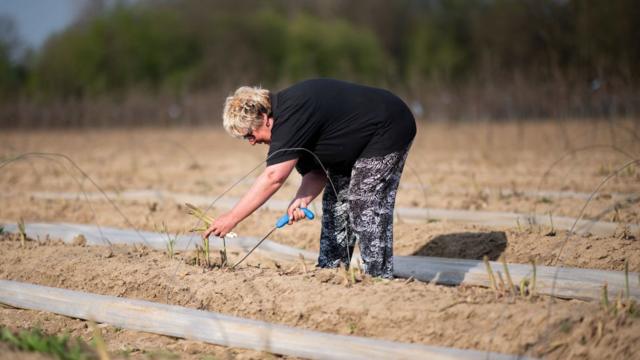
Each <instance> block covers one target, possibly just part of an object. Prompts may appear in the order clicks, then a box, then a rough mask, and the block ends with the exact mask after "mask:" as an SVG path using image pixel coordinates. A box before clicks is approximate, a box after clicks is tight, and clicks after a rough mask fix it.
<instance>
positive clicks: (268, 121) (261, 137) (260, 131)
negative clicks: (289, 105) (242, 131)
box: [243, 114, 273, 145]
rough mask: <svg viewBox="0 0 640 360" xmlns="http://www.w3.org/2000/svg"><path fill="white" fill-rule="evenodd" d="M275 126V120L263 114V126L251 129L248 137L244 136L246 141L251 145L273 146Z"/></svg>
mask: <svg viewBox="0 0 640 360" xmlns="http://www.w3.org/2000/svg"><path fill="white" fill-rule="evenodd" d="M272 126H273V118H270V117H268V116H267V114H262V124H261V125H260V126H258V127H257V128H255V129H249V131H248V132H247V134H246V135H244V136H243V138H244V139H245V140H247V141H248V142H249V144H251V145H255V144H267V145H269V144H271V127H272Z"/></svg>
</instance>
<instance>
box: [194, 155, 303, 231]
mask: <svg viewBox="0 0 640 360" xmlns="http://www.w3.org/2000/svg"><path fill="white" fill-rule="evenodd" d="M297 161H298V159H292V160H288V161H285V162H281V163H278V164H274V165H271V166H267V167H266V169H264V171H263V172H262V174H260V176H258V178H257V179H256V181H255V182H254V183H253V185H252V186H251V188H250V189H249V191H247V193H246V194H245V195H244V196H243V197H242V199H240V201H239V202H238V203H237V204H236V206H234V207H233V209H231V211H229V212H228V213H226V214H223V215H221V216H219V217H218V218H216V219H215V221H214V222H213V223H212V224H211V226H210V227H209V228H208V229H207V231H205V232H204V233H203V236H204V237H205V238H206V237H208V236H209V235H211V234H213V235H215V236H220V237H223V236H225V235H227V234H228V233H229V232H230V231H231V230H232V229H233V228H234V227H236V225H237V224H238V223H239V222H241V221H242V220H244V219H245V218H246V217H247V216H249V215H251V214H252V213H253V212H254V211H256V209H258V208H259V207H260V206H262V204H264V203H265V202H266V201H267V200H268V199H269V198H270V197H271V196H272V195H273V194H274V193H275V192H276V191H278V189H280V187H281V186H282V184H283V183H284V182H285V180H287V177H289V174H291V171H292V170H293V168H294V167H295V166H296V162H297Z"/></svg>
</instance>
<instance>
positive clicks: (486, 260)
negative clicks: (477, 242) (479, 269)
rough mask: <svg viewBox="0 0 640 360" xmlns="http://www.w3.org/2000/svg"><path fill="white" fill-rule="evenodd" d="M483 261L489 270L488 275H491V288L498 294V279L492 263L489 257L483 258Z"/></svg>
mask: <svg viewBox="0 0 640 360" xmlns="http://www.w3.org/2000/svg"><path fill="white" fill-rule="evenodd" d="M482 261H484V265H485V267H486V268H487V274H488V275H489V280H490V281H491V288H492V289H493V291H495V292H496V293H497V292H498V285H497V284H496V278H495V276H494V275H493V270H492V269H491V263H490V262H489V257H488V256H487V255H485V256H484V257H483V258H482Z"/></svg>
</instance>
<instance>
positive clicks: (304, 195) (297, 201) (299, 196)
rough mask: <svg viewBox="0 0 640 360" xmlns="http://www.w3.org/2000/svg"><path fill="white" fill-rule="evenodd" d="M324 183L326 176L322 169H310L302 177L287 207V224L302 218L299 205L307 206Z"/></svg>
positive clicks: (302, 214) (319, 191) (325, 182)
mask: <svg viewBox="0 0 640 360" xmlns="http://www.w3.org/2000/svg"><path fill="white" fill-rule="evenodd" d="M326 184H327V177H326V176H325V174H324V172H323V171H322V170H313V171H310V172H308V173H306V174H305V175H304V176H303V177H302V183H301V184H300V187H299V188H298V192H297V193H296V196H295V198H294V199H293V201H291V204H289V208H288V209H287V213H288V214H289V224H291V223H292V222H293V221H298V220H300V219H304V213H303V212H302V211H301V210H299V209H300V208H301V207H307V205H308V204H309V203H311V202H312V201H313V199H315V198H316V196H318V195H319V194H320V193H321V192H322V189H324V187H325V185H326Z"/></svg>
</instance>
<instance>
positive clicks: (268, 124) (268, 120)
mask: <svg viewBox="0 0 640 360" xmlns="http://www.w3.org/2000/svg"><path fill="white" fill-rule="evenodd" d="M262 118H263V119H264V126H266V127H267V128H270V127H271V126H272V125H273V118H272V117H269V115H267V114H265V113H262Z"/></svg>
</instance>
